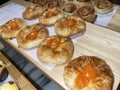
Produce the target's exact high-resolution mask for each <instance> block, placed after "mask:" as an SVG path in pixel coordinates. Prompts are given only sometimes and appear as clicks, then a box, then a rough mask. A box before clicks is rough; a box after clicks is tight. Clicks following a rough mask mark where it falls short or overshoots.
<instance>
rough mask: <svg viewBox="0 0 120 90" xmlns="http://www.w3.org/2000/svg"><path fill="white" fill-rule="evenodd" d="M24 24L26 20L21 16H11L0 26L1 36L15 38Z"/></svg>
mask: <svg viewBox="0 0 120 90" xmlns="http://www.w3.org/2000/svg"><path fill="white" fill-rule="evenodd" d="M25 26H26V22H25V21H24V20H23V19H22V18H13V19H11V20H9V21H8V22H6V23H5V24H3V25H2V26H0V32H1V35H2V37H3V38H6V39H11V38H15V37H16V36H17V34H18V32H19V31H20V30H21V29H22V28H23V27H25Z"/></svg>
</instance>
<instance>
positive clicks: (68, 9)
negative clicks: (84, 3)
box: [62, 2, 77, 16]
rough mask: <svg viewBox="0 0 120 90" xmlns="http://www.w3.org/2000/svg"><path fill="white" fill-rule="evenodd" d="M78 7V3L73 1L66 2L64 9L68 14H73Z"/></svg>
mask: <svg viewBox="0 0 120 90" xmlns="http://www.w3.org/2000/svg"><path fill="white" fill-rule="evenodd" d="M76 9H77V7H76V5H75V4H74V3H73V2H66V3H64V5H63V7H62V10H63V12H64V14H65V16H67V15H73V13H74V11H75V10H76Z"/></svg>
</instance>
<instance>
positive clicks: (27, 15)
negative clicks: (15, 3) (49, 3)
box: [22, 4, 46, 20]
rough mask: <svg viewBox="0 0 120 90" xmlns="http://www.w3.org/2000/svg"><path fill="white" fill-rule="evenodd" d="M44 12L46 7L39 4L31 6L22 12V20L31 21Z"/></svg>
mask: <svg viewBox="0 0 120 90" xmlns="http://www.w3.org/2000/svg"><path fill="white" fill-rule="evenodd" d="M45 10H46V7H43V6H41V5H40V4H32V5H30V6H28V7H26V9H25V10H24V11H23V13H22V16H23V18H24V19H27V20H32V19H36V18H38V17H39V16H40V15H42V14H43V12H44V11H45Z"/></svg>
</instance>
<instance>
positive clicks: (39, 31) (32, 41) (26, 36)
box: [17, 23, 49, 49]
mask: <svg viewBox="0 0 120 90" xmlns="http://www.w3.org/2000/svg"><path fill="white" fill-rule="evenodd" d="M48 35H49V32H48V30H47V28H46V27H45V26H44V25H42V24H40V23H36V24H33V25H30V26H26V27H25V28H23V29H22V30H21V31H20V32H19V33H18V36H17V43H18V46H19V47H22V48H26V49H28V48H33V47H35V46H38V45H39V44H40V43H41V42H42V41H43V40H45V39H46V38H47V37H48Z"/></svg>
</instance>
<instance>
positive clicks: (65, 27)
mask: <svg viewBox="0 0 120 90" xmlns="http://www.w3.org/2000/svg"><path fill="white" fill-rule="evenodd" d="M54 28H55V32H56V34H57V35H60V36H72V35H74V34H77V33H80V32H83V31H85V30H86V23H85V22H84V21H83V20H82V19H81V18H79V17H77V16H68V17H65V18H62V19H60V20H58V21H57V22H56V23H55V24H54Z"/></svg>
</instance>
